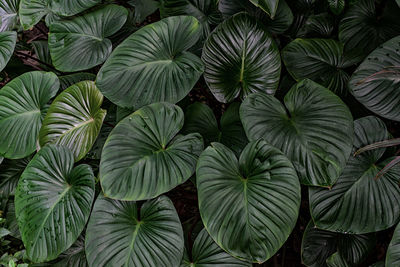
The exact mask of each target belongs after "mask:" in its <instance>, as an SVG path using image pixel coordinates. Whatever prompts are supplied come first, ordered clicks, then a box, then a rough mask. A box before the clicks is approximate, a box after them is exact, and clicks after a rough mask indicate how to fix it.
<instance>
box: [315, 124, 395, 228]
mask: <svg viewBox="0 0 400 267" xmlns="http://www.w3.org/2000/svg"><path fill="white" fill-rule="evenodd" d="M354 128H355V140H354V149H353V150H354V151H356V150H357V149H359V148H360V147H363V146H365V145H367V144H370V143H375V142H378V141H382V140H385V139H387V138H388V135H389V134H388V132H387V130H386V126H385V124H384V123H383V122H382V121H381V120H380V119H378V118H376V117H372V116H370V117H364V118H361V119H359V120H356V121H355V126H354ZM384 152H385V148H380V149H376V150H372V151H367V152H364V153H363V154H361V155H358V156H356V157H353V156H350V158H349V160H348V161H347V165H346V167H345V168H344V170H343V173H342V174H341V176H340V177H339V179H338V181H337V183H336V184H335V185H334V186H333V187H332V189H330V190H329V189H322V188H310V189H309V198H310V210H311V216H312V218H313V220H314V222H315V224H316V226H317V227H319V228H322V229H326V230H329V231H336V232H342V233H355V234H363V233H371V232H377V231H381V230H385V229H388V228H390V227H392V226H393V225H394V224H395V223H397V222H398V220H399V213H398V210H399V209H400V199H399V198H398V196H399V194H400V188H399V186H398V184H399V181H400V167H398V166H396V167H393V168H392V169H390V170H389V171H388V172H387V173H385V174H384V175H383V176H382V177H381V178H379V179H375V176H376V174H377V173H378V172H379V171H380V170H381V169H382V168H383V167H384V166H385V165H386V164H387V163H388V162H389V161H390V160H391V158H389V159H381V157H382V155H383V153H384ZM382 196H384V197H382Z"/></svg>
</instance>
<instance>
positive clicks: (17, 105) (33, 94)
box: [0, 71, 60, 159]
mask: <svg viewBox="0 0 400 267" xmlns="http://www.w3.org/2000/svg"><path fill="white" fill-rule="evenodd" d="M59 86H60V83H59V81H58V79H57V76H56V75H55V74H53V73H51V72H47V73H46V72H39V71H34V72H28V73H25V74H22V75H21V76H19V77H17V78H15V79H14V80H12V81H11V82H9V83H8V84H7V85H6V86H4V87H3V88H2V89H1V90H0V154H2V155H3V156H4V157H6V158H10V159H18V158H24V157H26V156H28V155H30V154H32V153H33V152H34V151H35V150H36V142H37V139H38V135H39V130H40V127H41V126H42V120H43V117H44V115H45V112H46V111H47V103H48V102H49V100H50V99H51V98H52V97H53V96H54V95H55V94H56V93H57V91H58V88H59Z"/></svg>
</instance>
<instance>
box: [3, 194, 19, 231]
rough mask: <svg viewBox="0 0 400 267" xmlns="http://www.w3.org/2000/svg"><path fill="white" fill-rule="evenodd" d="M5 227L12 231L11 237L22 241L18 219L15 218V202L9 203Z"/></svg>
mask: <svg viewBox="0 0 400 267" xmlns="http://www.w3.org/2000/svg"><path fill="white" fill-rule="evenodd" d="M5 227H6V228H7V229H8V230H9V231H10V236H12V237H15V238H17V239H21V233H20V232H19V228H18V222H17V217H16V216H15V204H14V200H12V199H9V200H8V202H7V213H6V224H5Z"/></svg>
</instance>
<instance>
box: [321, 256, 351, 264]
mask: <svg viewBox="0 0 400 267" xmlns="http://www.w3.org/2000/svg"><path fill="white" fill-rule="evenodd" d="M326 264H327V266H328V267H350V266H351V265H350V264H349V263H348V262H347V261H346V260H345V259H344V258H343V257H342V256H341V255H340V254H339V253H335V254H333V255H332V256H330V257H329V259H327V260H326Z"/></svg>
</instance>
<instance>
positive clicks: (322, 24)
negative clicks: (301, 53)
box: [297, 13, 335, 38]
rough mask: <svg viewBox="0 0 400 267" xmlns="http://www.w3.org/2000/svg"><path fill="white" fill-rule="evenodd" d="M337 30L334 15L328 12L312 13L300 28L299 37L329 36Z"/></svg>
mask: <svg viewBox="0 0 400 267" xmlns="http://www.w3.org/2000/svg"><path fill="white" fill-rule="evenodd" d="M334 30H335V20H334V17H333V16H332V15H330V14H328V13H321V14H317V15H310V16H309V17H308V18H307V20H306V21H305V22H304V24H303V25H302V26H301V28H300V29H299V31H298V33H297V36H298V37H322V38H328V37H330V36H331V35H332V33H333V31H334Z"/></svg>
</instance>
